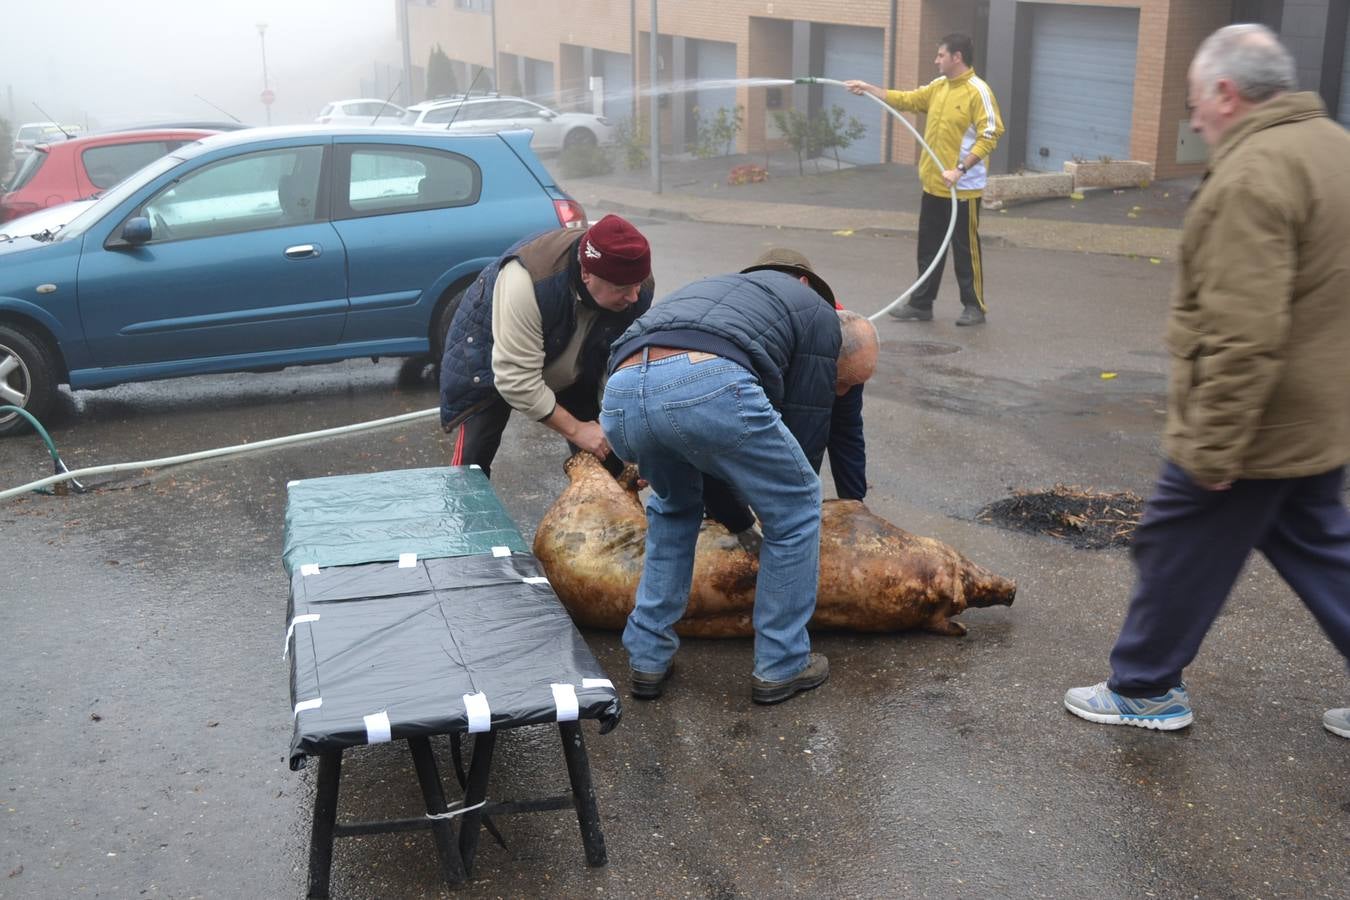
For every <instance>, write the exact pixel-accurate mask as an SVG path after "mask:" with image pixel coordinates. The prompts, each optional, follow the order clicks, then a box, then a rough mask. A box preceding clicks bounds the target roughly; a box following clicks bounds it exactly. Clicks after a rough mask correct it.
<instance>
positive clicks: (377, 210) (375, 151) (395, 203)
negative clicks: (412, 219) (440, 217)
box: [347, 145, 482, 218]
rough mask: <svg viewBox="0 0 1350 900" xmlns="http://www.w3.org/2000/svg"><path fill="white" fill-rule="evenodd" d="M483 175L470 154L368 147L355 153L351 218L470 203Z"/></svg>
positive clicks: (349, 189) (349, 194) (350, 183)
mask: <svg viewBox="0 0 1350 900" xmlns="http://www.w3.org/2000/svg"><path fill="white" fill-rule="evenodd" d="M481 186H482V175H481V173H480V172H479V169H478V166H477V165H475V164H474V163H473V162H472V161H471V160H469V159H468V158H467V157H464V156H459V155H458V154H454V153H445V152H442V151H439V150H430V149H426V148H423V147H395V146H376V145H370V146H362V147H356V148H354V149H353V150H352V151H351V165H350V167H349V177H348V186H347V206H348V209H349V210H350V215H349V216H347V217H348V218H355V217H359V216H373V215H383V214H385V213H393V212H405V211H408V210H413V209H438V208H442V207H447V206H467V205H469V204H472V203H476V202H477V201H478V194H479V191H480V190H481Z"/></svg>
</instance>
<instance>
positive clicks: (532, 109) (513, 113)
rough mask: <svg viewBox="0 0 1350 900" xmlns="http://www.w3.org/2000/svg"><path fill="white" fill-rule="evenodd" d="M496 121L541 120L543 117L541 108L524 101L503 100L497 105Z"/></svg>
mask: <svg viewBox="0 0 1350 900" xmlns="http://www.w3.org/2000/svg"><path fill="white" fill-rule="evenodd" d="M498 106H499V109H498V112H497V115H496V116H495V117H494V118H498V119H542V118H543V117H544V115H545V113H544V108H543V107H542V106H535V105H534V104H533V103H526V102H525V101H524V100H503V101H501V102H500V103H499V104H498Z"/></svg>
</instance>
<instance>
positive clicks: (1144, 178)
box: [1064, 159, 1153, 191]
mask: <svg viewBox="0 0 1350 900" xmlns="http://www.w3.org/2000/svg"><path fill="white" fill-rule="evenodd" d="M1064 171H1065V172H1066V173H1067V174H1068V175H1069V176H1071V177H1072V178H1073V188H1074V190H1076V191H1081V190H1082V189H1083V188H1121V187H1140V186H1142V185H1146V184H1148V183H1149V182H1151V181H1153V163H1147V162H1140V161H1139V160H1134V159H1117V160H1111V161H1109V162H1107V161H1103V160H1084V161H1083V162H1066V163H1065V164H1064Z"/></svg>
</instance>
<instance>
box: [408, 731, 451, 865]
mask: <svg viewBox="0 0 1350 900" xmlns="http://www.w3.org/2000/svg"><path fill="white" fill-rule="evenodd" d="M408 749H410V750H411V751H412V758H413V765H414V766H415V767H416V768H417V781H418V783H419V784H421V786H422V799H423V801H425V802H426V807H427V812H428V813H430V814H432V815H436V814H437V813H443V812H445V790H444V788H442V787H441V776H440V772H438V771H437V769H436V757H435V756H433V755H432V753H431V742H430V741H429V740H427V739H426V738H425V737H413V738H408ZM431 839H432V840H433V841H435V842H436V855H437V856H439V857H440V860H441V876H442V877H443V878H444V879H445V883H446V884H459V883H461V882H462V881H464V863H463V861H461V860H460V857H459V847H457V846H456V844H455V831H454V827H453V826H452V825H451V824H450V820H449V819H433V820H432V822H431Z"/></svg>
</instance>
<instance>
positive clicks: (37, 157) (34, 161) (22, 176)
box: [5, 150, 47, 191]
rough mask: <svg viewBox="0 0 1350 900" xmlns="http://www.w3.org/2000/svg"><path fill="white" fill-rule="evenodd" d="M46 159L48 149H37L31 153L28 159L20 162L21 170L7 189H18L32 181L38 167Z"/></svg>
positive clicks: (40, 166)
mask: <svg viewBox="0 0 1350 900" xmlns="http://www.w3.org/2000/svg"><path fill="white" fill-rule="evenodd" d="M46 161H47V151H46V150H36V151H34V152H33V153H31V154H29V156H28V158H27V159H25V160H24V161H23V162H21V163H19V171H17V172H15V173H14V180H13V181H11V182H10V183H9V184H8V185H6V186H5V190H8V191H17V190H18V189H19V188H21V187H23V186H24V185H25V184H27V183H28V182H30V181H32V180H33V176H34V175H36V174H37V171H38V169H40V168H42V164H43V163H45V162H46Z"/></svg>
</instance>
